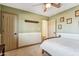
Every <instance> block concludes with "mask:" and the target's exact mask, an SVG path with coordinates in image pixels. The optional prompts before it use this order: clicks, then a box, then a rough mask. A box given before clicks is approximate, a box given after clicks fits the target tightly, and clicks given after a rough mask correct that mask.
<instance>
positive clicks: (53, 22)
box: [48, 20, 57, 37]
mask: <svg viewBox="0 0 79 59" xmlns="http://www.w3.org/2000/svg"><path fill="white" fill-rule="evenodd" d="M48 27H49V37H54V36H56V30H57V29H56V20H49V21H48Z"/></svg>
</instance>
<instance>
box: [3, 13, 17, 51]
mask: <svg viewBox="0 0 79 59" xmlns="http://www.w3.org/2000/svg"><path fill="white" fill-rule="evenodd" d="M2 17H3V19H2V29H3V32H2V38H3V43H4V44H5V49H6V51H7V50H12V49H16V48H17V38H16V36H17V33H15V32H17V31H16V30H17V28H16V26H17V25H15V24H16V22H15V20H17V19H16V18H17V17H16V15H13V14H10V13H2Z"/></svg>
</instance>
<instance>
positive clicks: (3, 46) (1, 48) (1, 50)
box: [0, 44, 5, 56]
mask: <svg viewBox="0 0 79 59" xmlns="http://www.w3.org/2000/svg"><path fill="white" fill-rule="evenodd" d="M0 54H1V55H0V56H4V55H5V44H1V45H0Z"/></svg>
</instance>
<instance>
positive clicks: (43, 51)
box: [42, 35, 61, 56]
mask: <svg viewBox="0 0 79 59" xmlns="http://www.w3.org/2000/svg"><path fill="white" fill-rule="evenodd" d="M60 37H61V35H59V36H56V37H48V38H43V41H42V42H44V41H45V40H48V39H52V38H60ZM44 53H46V54H47V55H49V56H52V55H51V54H49V53H48V52H47V51H45V50H44V49H42V54H44Z"/></svg>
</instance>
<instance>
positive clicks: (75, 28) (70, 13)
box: [49, 6, 79, 34]
mask: <svg viewBox="0 0 79 59" xmlns="http://www.w3.org/2000/svg"><path fill="white" fill-rule="evenodd" d="M76 10H79V6H76V7H74V8H71V9H69V10H66V11H64V12H61V13H59V14H56V15H54V16H51V17H50V18H49V20H57V25H56V26H57V29H56V30H57V32H59V33H77V34H79V17H75V11H76ZM60 17H64V18H65V19H64V22H60ZM68 18H72V23H71V24H67V20H66V19H68ZM59 24H61V25H62V29H58V25H59Z"/></svg>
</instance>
